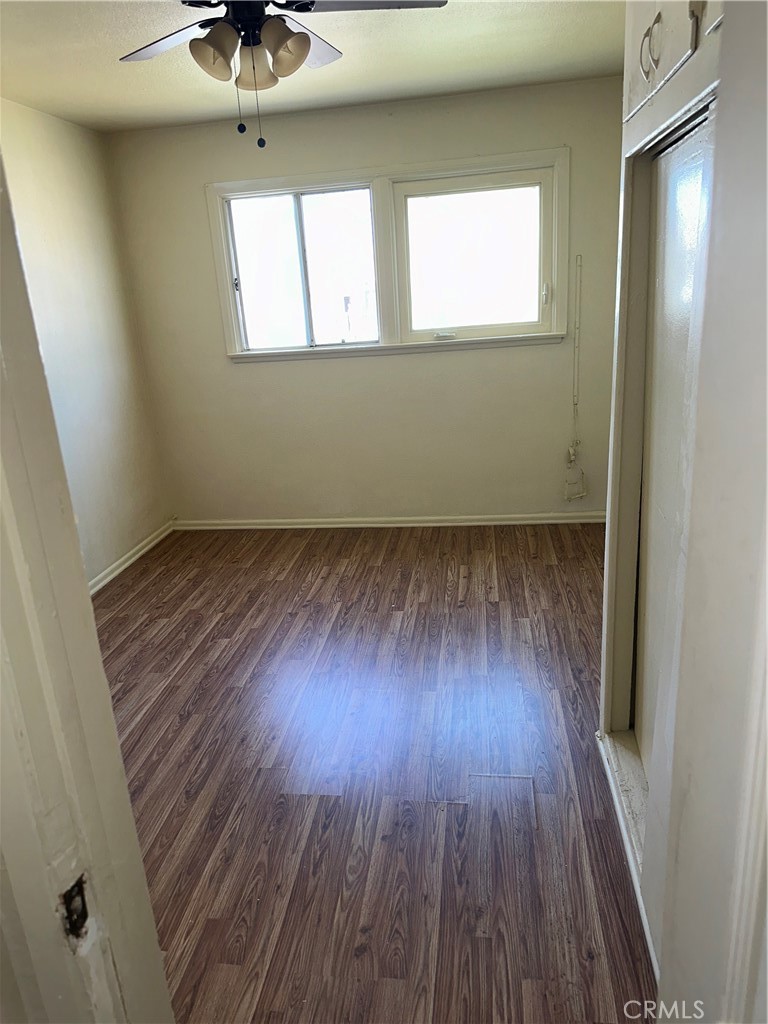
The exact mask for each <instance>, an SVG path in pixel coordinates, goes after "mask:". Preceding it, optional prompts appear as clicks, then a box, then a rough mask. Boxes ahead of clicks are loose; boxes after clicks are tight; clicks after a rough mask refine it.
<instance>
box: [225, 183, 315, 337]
mask: <svg viewBox="0 0 768 1024" xmlns="http://www.w3.org/2000/svg"><path fill="white" fill-rule="evenodd" d="M231 211H232V234H233V241H234V244H235V251H236V253H237V277H238V289H239V293H240V302H241V304H242V315H243V324H244V327H245V335H246V347H247V348H249V349H260V348H292V347H294V346H304V345H306V344H307V328H306V319H305V315H304V290H303V286H302V273H301V250H300V248H299V239H298V233H297V231H296V212H295V209H294V202H293V196H255V197H250V196H249V197H248V198H247V199H235V200H233V201H232V204H231Z"/></svg>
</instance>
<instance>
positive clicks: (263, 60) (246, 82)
mask: <svg viewBox="0 0 768 1024" xmlns="http://www.w3.org/2000/svg"><path fill="white" fill-rule="evenodd" d="M254 67H255V69H256V80H255V82H254V77H253V71H254ZM277 82H278V79H277V76H276V75H274V74H272V68H271V67H270V66H269V57H268V56H267V49H266V47H265V46H263V45H262V44H261V43H260V44H259V45H258V46H241V47H240V74H239V75H238V76H237V79H236V81H235V85H236V86H237V88H238V89H248V90H250V91H251V92H253V91H254V90H255V89H258V90H259V92H261V90H262V89H271V88H272V86H273V85H277Z"/></svg>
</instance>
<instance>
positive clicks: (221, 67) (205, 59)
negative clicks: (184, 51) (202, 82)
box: [189, 21, 240, 82]
mask: <svg viewBox="0 0 768 1024" xmlns="http://www.w3.org/2000/svg"><path fill="white" fill-rule="evenodd" d="M239 45H240V33H239V32H238V31H237V29H236V28H233V27H232V25H230V24H229V23H228V22H226V21H220V22H219V23H218V25H214V26H213V28H212V29H211V30H210V32H209V33H208V34H207V35H206V36H204V37H203V38H202V39H193V40H192V41H191V42H190V44H189V52H190V53H191V54H192V56H193V57H194V58H195V60H196V61H197V63H198V64H199V65H200V67H201V68H202V69H203V71H205V73H206V74H208V75H210V76H211V78H215V79H216V80H217V81H219V82H228V81H229V80H230V78H231V77H232V61H233V60H234V57H235V54H236V53H237V47H238V46H239Z"/></svg>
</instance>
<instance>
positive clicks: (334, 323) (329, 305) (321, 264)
mask: <svg viewBox="0 0 768 1024" xmlns="http://www.w3.org/2000/svg"><path fill="white" fill-rule="evenodd" d="M301 203H302V211H303V219H304V245H305V247H306V253H307V275H308V278H309V295H310V302H311V306H312V326H313V334H314V339H315V344H316V345H340V344H343V343H345V342H375V341H378V339H379V325H378V318H377V314H376V278H375V271H374V263H373V228H372V225H371V194H370V190H369V189H367V188H360V189H351V190H350V191H348V192H317V193H310V194H308V195H304V196H302V197H301Z"/></svg>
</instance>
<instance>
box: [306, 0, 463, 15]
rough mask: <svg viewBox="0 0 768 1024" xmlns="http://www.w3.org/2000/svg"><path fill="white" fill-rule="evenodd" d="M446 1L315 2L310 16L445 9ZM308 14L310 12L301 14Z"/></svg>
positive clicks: (328, 0) (346, 0)
mask: <svg viewBox="0 0 768 1024" xmlns="http://www.w3.org/2000/svg"><path fill="white" fill-rule="evenodd" d="M447 3H448V0H315V5H314V7H313V8H312V11H311V13H312V14H329V13H331V12H335V11H400V10H405V9H407V8H409V7H414V8H415V7H445V5H446V4H447ZM303 13H307V14H309V13H310V12H309V11H307V12H303Z"/></svg>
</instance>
